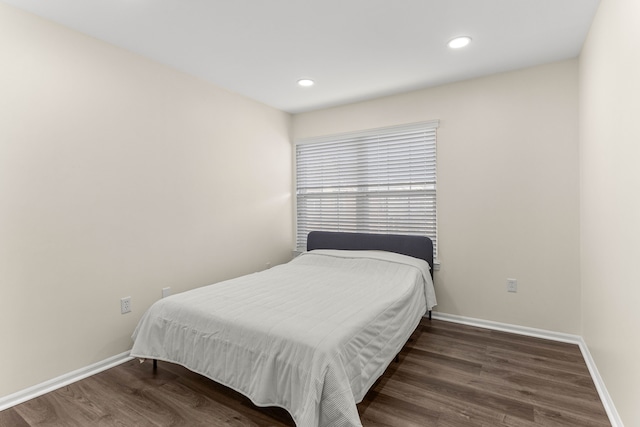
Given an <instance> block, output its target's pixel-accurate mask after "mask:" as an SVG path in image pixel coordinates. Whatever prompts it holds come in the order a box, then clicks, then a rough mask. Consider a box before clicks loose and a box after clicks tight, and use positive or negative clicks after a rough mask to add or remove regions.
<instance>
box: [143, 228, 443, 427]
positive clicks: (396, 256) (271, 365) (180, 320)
mask: <svg viewBox="0 0 640 427" xmlns="http://www.w3.org/2000/svg"><path fill="white" fill-rule="evenodd" d="M432 266H433V249H432V244H431V241H430V240H429V239H428V238H426V237H418V236H400V235H372V234H364V233H332V232H311V233H310V234H309V236H308V243H307V252H305V253H303V254H301V255H300V256H298V257H296V258H294V259H293V260H292V261H291V262H289V263H287V264H283V265H281V266H276V267H273V268H271V269H268V270H265V271H263V272H260V273H255V274H250V275H247V276H242V277H239V278H236V279H232V280H227V281H224V282H220V283H217V284H213V285H209V286H204V287H201V288H198V289H194V290H191V291H188V292H184V293H181V294H176V295H173V296H170V297H167V298H164V299H161V300H159V301H157V302H156V303H155V304H153V306H152V307H150V308H149V310H147V312H146V313H145V314H144V315H143V317H142V318H141V320H140V322H139V324H138V326H137V327H136V329H135V331H134V334H133V340H134V345H133V348H132V350H131V356H134V357H138V358H141V359H153V360H163V361H167V362H172V363H177V364H180V365H182V366H184V367H186V368H188V369H190V370H192V371H194V372H196V373H199V374H201V375H204V376H206V377H208V378H210V379H212V380H214V381H217V382H219V383H221V384H224V385H225V386H227V387H230V388H232V389H234V390H236V391H238V392H240V393H242V394H244V395H245V396H247V397H248V398H250V399H251V401H252V402H253V403H254V404H256V405H258V406H278V407H282V408H284V409H286V410H287V411H288V412H289V413H290V414H291V416H292V418H293V420H294V421H295V423H296V425H298V426H305V427H306V426H312V427H315V426H360V425H361V423H360V419H359V416H358V411H357V408H356V404H357V403H359V402H360V401H361V400H362V399H363V398H364V396H365V394H366V393H367V391H368V390H369V388H370V387H371V386H372V385H373V383H374V382H375V381H376V380H377V379H378V378H379V377H380V376H381V375H382V374H383V372H384V371H385V369H386V368H387V366H388V365H389V363H391V362H392V361H393V359H394V357H395V356H396V355H397V354H398V353H399V352H400V350H401V349H402V347H403V346H404V344H405V343H406V341H407V340H408V339H409V337H410V335H411V334H412V333H413V331H414V330H415V328H416V327H417V326H418V323H419V322H420V319H421V318H422V317H423V316H424V315H425V314H426V313H428V312H430V311H431V309H432V308H433V306H435V305H436V299H435V293H434V290H433V281H432Z"/></svg>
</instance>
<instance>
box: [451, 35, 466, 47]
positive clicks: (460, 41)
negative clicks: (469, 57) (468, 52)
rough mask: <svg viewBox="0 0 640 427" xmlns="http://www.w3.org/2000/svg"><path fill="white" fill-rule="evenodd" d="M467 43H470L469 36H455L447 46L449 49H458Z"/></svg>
mask: <svg viewBox="0 0 640 427" xmlns="http://www.w3.org/2000/svg"><path fill="white" fill-rule="evenodd" d="M469 43H471V37H467V36H462V37H456V38H455V39H453V40H451V41H450V42H449V43H448V44H447V46H449V47H450V48H451V49H460V48H461V47H465V46H466V45H468V44H469Z"/></svg>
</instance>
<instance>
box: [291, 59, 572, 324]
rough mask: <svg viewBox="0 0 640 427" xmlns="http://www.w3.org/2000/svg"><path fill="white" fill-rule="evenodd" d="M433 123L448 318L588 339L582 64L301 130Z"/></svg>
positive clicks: (369, 107)
mask: <svg viewBox="0 0 640 427" xmlns="http://www.w3.org/2000/svg"><path fill="white" fill-rule="evenodd" d="M432 119H440V121H441V122H440V128H439V130H438V234H439V242H438V244H439V246H440V253H439V258H440V260H441V262H442V267H441V270H440V271H438V272H436V275H435V283H436V291H437V295H438V303H439V304H438V307H437V310H438V311H440V312H443V313H448V314H455V315H462V316H467V317H473V318H479V319H485V320H492V321H498V322H505V323H511V324H516V325H522V326H529V327H534V328H541V329H548V330H552V331H558V332H566V333H574V334H576V333H580V283H579V282H580V280H579V255H578V252H579V241H578V235H579V226H578V211H579V202H578V193H579V190H578V177H579V173H578V63H577V60H570V61H565V62H560V63H555V64H550V65H545V66H540V67H536V68H530V69H526V70H522V71H515V72H510V73H505V74H499V75H494V76H490V77H485V78H481V79H476V80H470V81H466V82H462V83H456V84H450V85H446V86H440V87H437V88H432V89H426V90H422V91H416V92H411V93H408V94H404V95H397V96H392V97H387V98H381V99H377V100H373V101H369V102H362V103H358V104H352V105H348V106H343V107H336V108H331V109H326V110H320V111H316V112H310V113H304V114H299V115H295V116H294V118H293V129H294V138H306V137H312V136H319V135H324V134H332V133H339V132H346V131H354V130H359V129H367V128H375V127H383V126H390V125H396V124H400V123H411V122H416V121H424V120H432ZM507 278H515V279H517V280H518V286H519V290H518V293H517V294H510V293H507V292H506V279H507Z"/></svg>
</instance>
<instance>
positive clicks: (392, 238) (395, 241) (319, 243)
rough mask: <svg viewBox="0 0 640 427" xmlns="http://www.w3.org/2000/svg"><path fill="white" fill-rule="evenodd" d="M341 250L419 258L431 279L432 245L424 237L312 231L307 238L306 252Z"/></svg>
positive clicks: (429, 240)
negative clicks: (428, 267) (368, 251)
mask: <svg viewBox="0 0 640 427" xmlns="http://www.w3.org/2000/svg"><path fill="white" fill-rule="evenodd" d="M314 249H343V250H376V251H389V252H396V253H399V254H402V255H408V256H412V257H414V258H420V259H423V260H425V261H427V262H428V263H429V266H430V267H431V276H432V277H433V243H432V242H431V239H429V238H428V237H424V236H403V235H400V234H367V233H338V232H333V231H312V232H311V233H309V235H308V236H307V250H308V251H312V250H314Z"/></svg>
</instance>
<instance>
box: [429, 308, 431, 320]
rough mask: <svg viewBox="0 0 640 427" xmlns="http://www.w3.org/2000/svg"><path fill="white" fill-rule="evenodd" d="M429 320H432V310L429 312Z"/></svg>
mask: <svg viewBox="0 0 640 427" xmlns="http://www.w3.org/2000/svg"><path fill="white" fill-rule="evenodd" d="M429 320H431V310H429Z"/></svg>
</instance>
